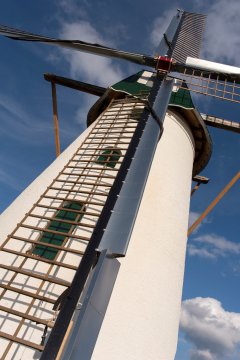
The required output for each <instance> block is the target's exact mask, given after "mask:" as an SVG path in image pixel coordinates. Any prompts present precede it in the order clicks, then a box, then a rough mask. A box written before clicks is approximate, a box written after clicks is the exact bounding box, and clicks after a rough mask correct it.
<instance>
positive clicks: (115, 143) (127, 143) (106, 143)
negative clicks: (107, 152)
mask: <svg viewBox="0 0 240 360" xmlns="http://www.w3.org/2000/svg"><path fill="white" fill-rule="evenodd" d="M103 139H104V138H103ZM129 139H130V140H131V138H129ZM87 140H88V139H87ZM87 140H86V141H85V143H84V145H97V144H99V145H102V146H105V145H110V146H116V145H129V142H130V141H122V140H121V141H116V142H112V141H105V140H104V142H102V141H98V142H97V141H94V142H87ZM108 140H110V139H108ZM81 150H87V149H84V148H81Z"/></svg>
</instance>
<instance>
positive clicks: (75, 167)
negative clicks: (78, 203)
mask: <svg viewBox="0 0 240 360" xmlns="http://www.w3.org/2000/svg"><path fill="white" fill-rule="evenodd" d="M68 168H71V169H81V168H79V167H77V166H68ZM102 170H103V169H102ZM61 175H73V176H79V177H80V176H85V177H95V178H97V179H99V178H105V179H115V176H112V175H93V174H83V173H81V174H74V173H68V172H62V173H61ZM96 185H97V183H96ZM71 200H73V199H71Z"/></svg>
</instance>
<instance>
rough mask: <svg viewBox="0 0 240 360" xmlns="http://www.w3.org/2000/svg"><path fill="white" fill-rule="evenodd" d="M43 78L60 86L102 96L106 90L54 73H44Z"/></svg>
mask: <svg viewBox="0 0 240 360" xmlns="http://www.w3.org/2000/svg"><path fill="white" fill-rule="evenodd" d="M44 79H45V80H47V81H50V82H51V83H55V84H58V85H61V86H66V87H69V88H71V89H74V90H78V91H83V92H86V93H88V94H91V95H95V96H102V95H103V94H104V93H105V91H106V90H107V89H106V88H104V87H101V86H96V85H92V84H88V83H85V82H82V81H77V80H73V79H69V78H65V77H62V76H58V75H54V74H44Z"/></svg>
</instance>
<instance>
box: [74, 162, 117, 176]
mask: <svg viewBox="0 0 240 360" xmlns="http://www.w3.org/2000/svg"><path fill="white" fill-rule="evenodd" d="M71 162H81V161H79V160H71ZM68 168H73V169H81V170H83V171H84V170H92V171H96V170H100V171H118V170H119V169H113V168H110V167H108V168H106V167H104V164H103V166H102V167H92V166H84V167H83V166H75V165H74V166H73V165H70V166H68ZM79 176H90V174H83V173H82V174H79ZM94 176H96V175H94ZM98 177H100V178H102V177H104V176H103V175H102V174H99V175H98ZM114 178H115V177H114Z"/></svg>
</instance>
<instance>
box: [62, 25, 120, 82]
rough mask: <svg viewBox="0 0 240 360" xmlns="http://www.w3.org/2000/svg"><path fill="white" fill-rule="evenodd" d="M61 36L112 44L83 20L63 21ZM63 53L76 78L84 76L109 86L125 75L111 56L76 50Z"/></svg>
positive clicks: (86, 78) (91, 80) (72, 74)
mask: <svg viewBox="0 0 240 360" xmlns="http://www.w3.org/2000/svg"><path fill="white" fill-rule="evenodd" d="M60 37H61V38H63V39H71V40H76V39H80V40H83V41H87V42H91V43H99V44H104V45H107V46H112V43H111V42H110V41H109V40H108V39H106V38H103V37H102V36H101V35H100V34H99V33H98V32H97V30H96V29H95V28H94V27H93V26H92V25H91V24H90V23H89V22H87V21H83V20H81V21H78V22H73V23H63V24H62V28H61V31H60ZM63 54H64V57H65V60H66V61H67V63H68V64H69V66H70V72H71V76H72V77H74V78H80V79H83V78H84V79H85V80H86V81H89V82H91V83H94V84H99V85H101V86H109V85H112V84H114V83H115V82H117V81H119V80H121V78H122V77H123V73H122V71H121V69H120V68H119V66H118V65H115V64H114V63H113V61H112V60H111V59H109V58H105V57H101V56H96V55H91V54H84V53H81V52H79V51H74V50H63Z"/></svg>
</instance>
